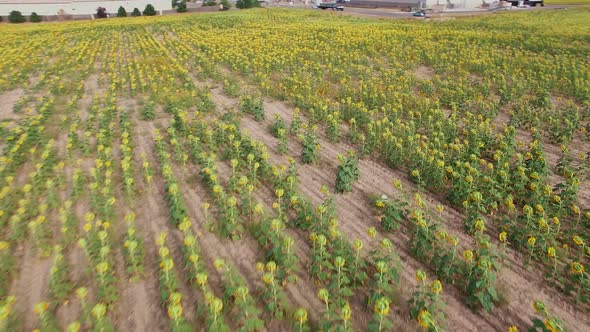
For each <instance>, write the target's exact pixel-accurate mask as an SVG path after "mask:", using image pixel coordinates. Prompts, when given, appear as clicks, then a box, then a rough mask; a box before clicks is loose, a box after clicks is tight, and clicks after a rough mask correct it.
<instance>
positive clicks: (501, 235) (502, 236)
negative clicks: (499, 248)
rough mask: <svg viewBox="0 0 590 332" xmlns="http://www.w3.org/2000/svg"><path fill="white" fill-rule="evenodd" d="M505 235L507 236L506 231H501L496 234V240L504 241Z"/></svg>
mask: <svg viewBox="0 0 590 332" xmlns="http://www.w3.org/2000/svg"><path fill="white" fill-rule="evenodd" d="M507 237H508V234H507V233H506V232H502V233H500V234H499V235H498V240H499V241H500V242H502V243H506V238H507Z"/></svg>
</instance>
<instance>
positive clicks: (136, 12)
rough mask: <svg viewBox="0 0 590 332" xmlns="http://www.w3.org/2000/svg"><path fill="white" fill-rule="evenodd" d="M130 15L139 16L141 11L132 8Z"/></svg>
mask: <svg viewBox="0 0 590 332" xmlns="http://www.w3.org/2000/svg"><path fill="white" fill-rule="evenodd" d="M131 16H135V17H137V16H141V12H140V11H139V9H137V8H133V11H132V12H131Z"/></svg>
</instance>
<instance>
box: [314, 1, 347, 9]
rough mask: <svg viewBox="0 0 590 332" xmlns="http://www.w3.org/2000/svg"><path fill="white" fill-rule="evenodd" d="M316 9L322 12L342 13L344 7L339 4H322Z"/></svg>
mask: <svg viewBox="0 0 590 332" xmlns="http://www.w3.org/2000/svg"><path fill="white" fill-rule="evenodd" d="M318 8H319V9H322V10H326V9H332V10H337V11H343V10H344V6H343V5H341V4H339V3H338V2H322V3H320V4H318Z"/></svg>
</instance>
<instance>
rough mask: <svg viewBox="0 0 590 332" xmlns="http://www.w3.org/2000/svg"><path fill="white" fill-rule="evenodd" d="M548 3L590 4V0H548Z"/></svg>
mask: <svg viewBox="0 0 590 332" xmlns="http://www.w3.org/2000/svg"><path fill="white" fill-rule="evenodd" d="M546 4H548V5H590V0H548V1H546Z"/></svg>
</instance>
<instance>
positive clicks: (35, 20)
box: [29, 12, 43, 23]
mask: <svg viewBox="0 0 590 332" xmlns="http://www.w3.org/2000/svg"><path fill="white" fill-rule="evenodd" d="M29 21H31V22H33V23H39V22H41V21H43V18H42V17H41V16H39V15H38V14H37V13H35V12H32V13H31V17H30V18H29Z"/></svg>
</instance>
